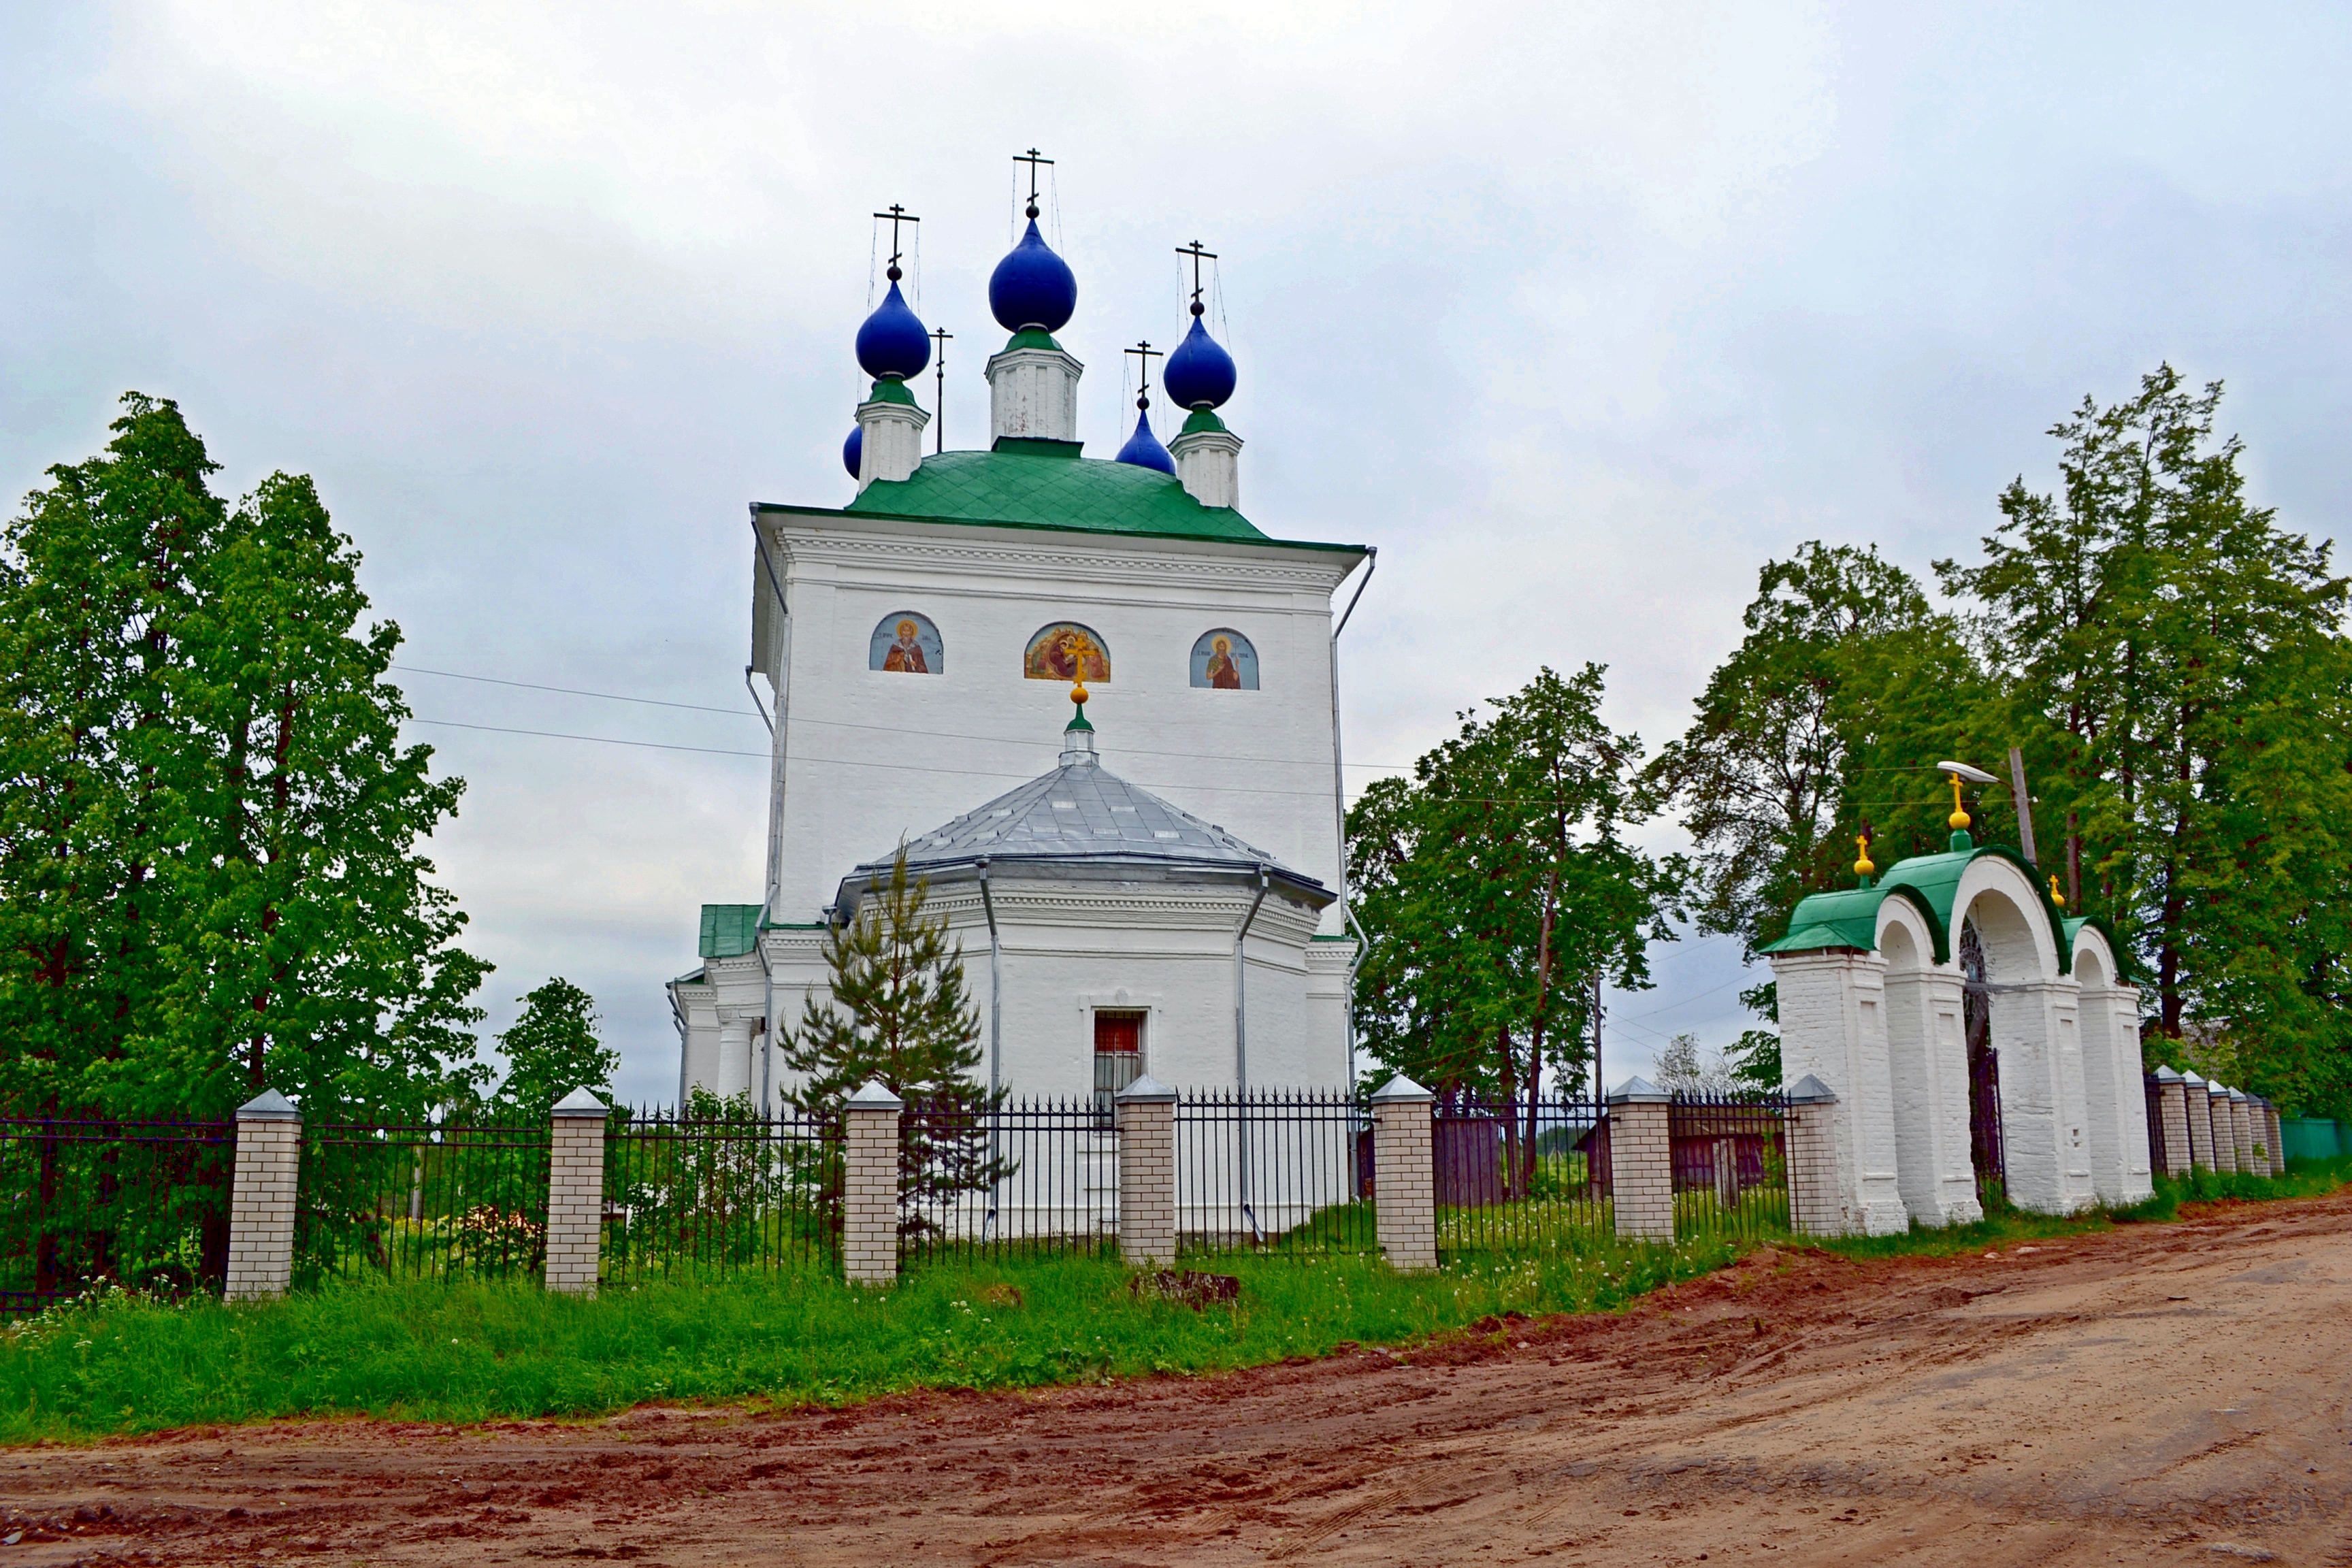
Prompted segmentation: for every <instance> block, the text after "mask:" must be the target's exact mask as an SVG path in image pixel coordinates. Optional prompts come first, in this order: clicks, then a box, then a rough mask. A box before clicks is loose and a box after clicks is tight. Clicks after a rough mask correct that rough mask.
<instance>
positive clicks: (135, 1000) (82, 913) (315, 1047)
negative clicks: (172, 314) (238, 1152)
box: [0, 394, 488, 1118]
mask: <svg viewBox="0 0 2352 1568" xmlns="http://www.w3.org/2000/svg"><path fill="white" fill-rule="evenodd" d="M124 405H125V410H126V412H125V414H124V416H123V417H122V418H121V419H119V420H118V421H116V423H115V426H114V431H115V439H114V440H113V441H112V442H111V443H110V445H109V447H108V449H107V452H106V454H105V455H104V456H102V457H100V458H92V459H90V460H89V462H86V463H82V464H79V465H76V466H74V467H71V468H54V469H52V470H51V471H50V479H51V483H50V486H49V488H48V489H44V490H40V491H37V492H35V493H34V494H33V495H32V496H30V497H28V498H27V499H26V510H25V512H24V514H23V515H22V516H20V517H18V518H17V519H16V520H15V521H13V522H12V523H11V524H9V526H8V529H7V531H6V536H5V537H6V544H7V548H6V551H5V563H0V781H5V788H0V1029H5V1037H6V1040H7V1045H6V1047H5V1055H0V1097H5V1099H7V1100H11V1101H13V1102H15V1103H17V1104H22V1105H32V1104H38V1105H45V1106H53V1107H58V1108H60V1109H85V1110H99V1109H103V1110H110V1111H113V1112H116V1113H128V1114H149V1115H154V1114H175V1115H198V1116H220V1115H225V1114H226V1112H228V1111H229V1110H231V1109H233V1108H234V1107H235V1106H236V1104H237V1103H239V1102H240V1101H242V1100H245V1099H246V1098H247V1097H248V1096H249V1095H250V1094H251V1093H252V1092H253V1091H254V1089H256V1088H257V1087H258V1086H259V1085H261V1084H263V1083H265V1082H266V1083H268V1084H269V1085H270V1086H271V1087H274V1088H277V1089H279V1090H280V1091H282V1092H284V1093H286V1094H288V1095H289V1096H291V1097H293V1098H294V1099H296V1100H298V1101H299V1102H300V1103H302V1104H303V1106H304V1107H305V1109H306V1110H307V1111H308V1112H309V1113H310V1115H312V1116H313V1117H319V1118H325V1117H332V1116H337V1115H348V1114H356V1113H362V1111H368V1112H374V1113H379V1114H385V1115H404V1116H405V1115H415V1114H419V1113H421V1112H422V1111H423V1110H425V1107H426V1106H428V1105H429V1104H431V1103H433V1102H435V1100H437V1099H439V1098H441V1097H442V1096H443V1094H444V1093H445V1091H446V1089H447V1087H448V1085H449V1082H450V1079H451V1075H452V1074H453V1073H455V1072H458V1071H460V1070H461V1064H462V1063H464V1062H465V1061H466V1060H467V1058H469V1057H470V1056H471V1054H472V1052H473V1050H474V1042H473V1039H472V1037H471V1034H470V1033H469V1031H468V1027H467V1026H470V1025H472V1024H473V1023H475V1022H478V1019H479V1016H480V1015H479V1013H478V1011H476V1010H475V1009H473V1008H472V1007H470V1006H469V1005H467V998H468V997H469V996H470V995H471V994H472V993H473V991H474V990H475V988H476V987H477V985H478V984H479V981H480V977H481V975H482V974H483V973H486V972H487V969H488V965H486V964H484V963H481V961H479V960H478V959H476V958H474V957H472V956H471V955H470V954H467V953H465V952H462V951H460V950H458V949H457V948H455V947H454V946H453V945H452V943H453V942H454V940H455V938H456V936H457V931H459V929H460V928H461V927H462V925H463V923H464V916H463V915H462V914H460V913H459V912H458V911H457V907H456V900H455V898H454V896H453V895H452V894H450V893H449V892H448V891H447V890H446V889H441V888H438V887H436V886H434V885H433V884H432V883H430V882H429V881H428V880H426V879H427V878H428V877H429V876H430V874H431V872H432V866H431V864H430V862H428V861H426V860H425V859H424V858H422V857H420V856H419V855H417V854H416V853H415V843H416V840H417V839H418V838H419V837H423V836H425V835H427V834H429V833H430V832H431V831H432V829H433V827H434V826H435V825H436V823H438V822H439V821H440V820H442V819H443V818H445V817H446V816H451V815H453V814H454V813H455V811H456V809H457V796H458V795H459V793H460V791H461V790H462V788H463V785H462V784H460V783H459V782H458V781H457V780H436V779H433V778H432V777H431V776H430V774H429V770H428V763H429V759H430V757H431V752H430V749H429V748H426V747H423V746H412V747H403V746H402V744H401V742H400V736H399V725H400V721H402V719H403V718H404V717H405V716H406V709H405V707H404V704H403V703H402V700H401V698H400V694H399V692H398V691H397V690H396V689H394V688H392V687H391V686H389V685H386V684H384V683H383V680H382V677H383V673H384V671H385V670H386V668H388V666H389V664H390V662H391V658H392V655H393V650H394V648H395V647H397V646H398V644H399V640H400V638H399V632H398V630H397V628H395V627H393V626H371V627H368V628H367V629H366V630H365V631H364V632H362V631H361V630H360V629H359V622H360V619H361V617H362V616H363V615H364V613H365V612H366V609H367V600H366V596H365V595H364V594H363V593H362V591H361V589H360V588H359V586H358V567H359V556H358V552H356V551H355V550H354V549H353V548H352V543H351V541H350V540H349V539H347V538H345V537H344V536H343V535H341V534H339V533H337V532H336V531H334V529H333V527H332V525H331V522H330V521H329V519H328V515H327V512H326V510H325V508H324V506H323V505H321V504H320V500H319V497H318V494H317V491H316V489H315V488H314V487H313V486H312V485H311V484H310V480H308V479H303V478H299V477H295V476H289V475H284V474H278V475H273V476H271V477H270V478H269V479H267V480H265V481H264V482H263V483H262V484H261V486H260V487H259V488H258V489H256V490H255V492H254V493H253V494H252V495H251V496H249V497H247V499H246V500H244V501H242V502H241V503H239V504H238V505H237V506H236V508H234V509H231V508H229V507H227V506H226V504H225V503H223V502H222V501H221V500H218V499H217V498H215V497H214V496H213V495H212V494H211V493H210V492H209V490H208V489H206V481H207V479H208V477H209V476H210V475H211V474H212V473H213V472H214V471H215V468H216V465H215V464H213V463H212V462H211V461H210V459H209V458H207V457H206V456H205V449H204V445H203V443H202V442H201V441H200V440H199V439H198V438H197V437H195V436H194V434H193V433H192V432H191V431H189V429H188V428H187V426H186V424H185V423H184V420H183V419H182V418H181V416H180V413H179V410H178V409H177V407H176V406H174V405H172V404H171V403H169V402H162V401H157V400H153V399H149V398H145V397H142V396H139V395H136V394H133V395H131V396H129V397H126V398H125V399H124Z"/></svg>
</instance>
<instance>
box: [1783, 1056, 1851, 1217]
mask: <svg viewBox="0 0 2352 1568" xmlns="http://www.w3.org/2000/svg"><path fill="white" fill-rule="evenodd" d="M1780 1099H1781V1101H1782V1103H1784V1104H1786V1105H1787V1106H1788V1108H1789V1153H1788V1159H1789V1228H1790V1229H1791V1230H1793V1231H1795V1232H1797V1233H1798V1234H1799V1235H1800V1236H1837V1235H1840V1234H1842V1233H1843V1231H1844V1229H1845V1214H1844V1212H1843V1207H1842V1206H1841V1205H1840V1204H1839V1202H1838V1163H1837V1095H1836V1094H1835V1092H1833V1091H1832V1089H1831V1088H1830V1086H1829V1085H1827V1084H1825V1083H1823V1082H1822V1080H1821V1079H1817V1078H1815V1077H1814V1076H1813V1075H1812V1074H1811V1073H1807V1074H1806V1075H1805V1076H1804V1077H1802V1078H1801V1079H1798V1080H1797V1081H1796V1082H1794V1083H1792V1084H1790V1086H1789V1087H1788V1088H1787V1089H1783V1090H1781V1092H1780Z"/></svg>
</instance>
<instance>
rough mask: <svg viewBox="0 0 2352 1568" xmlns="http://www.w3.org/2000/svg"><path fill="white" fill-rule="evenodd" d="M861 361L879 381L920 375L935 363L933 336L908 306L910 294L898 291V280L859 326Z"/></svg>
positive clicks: (858, 346)
mask: <svg viewBox="0 0 2352 1568" xmlns="http://www.w3.org/2000/svg"><path fill="white" fill-rule="evenodd" d="M891 270H892V271H894V272H895V271H897V270H898V268H891ZM857 363H859V364H860V365H862V366H864V367H865V370H866V374H868V375H870V376H872V377H874V379H875V380H877V381H879V380H881V379H882V378H883V377H884V376H886V375H889V376H897V377H898V378H899V379H900V380H904V379H905V378H907V377H908V376H910V375H919V374H922V369H923V367H924V366H925V365H927V364H929V363H931V335H930V333H929V332H927V331H924V330H923V323H922V322H921V321H919V320H917V319H916V316H915V312H914V311H912V310H908V308H907V297H906V296H905V295H904V294H901V293H899V292H898V281H897V279H892V280H891V284H890V292H889V293H888V295H887V296H886V297H885V298H884V299H883V300H882V303H881V304H879V305H877V306H876V307H875V308H874V313H873V314H872V315H870V316H868V317H866V324H865V325H864V326H862V327H860V328H858V329H857Z"/></svg>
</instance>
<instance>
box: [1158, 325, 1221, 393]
mask: <svg viewBox="0 0 2352 1568" xmlns="http://www.w3.org/2000/svg"><path fill="white" fill-rule="evenodd" d="M1234 379H1235V376H1234V356H1233V355H1231V354H1229V353H1226V352H1225V350H1224V345H1223V344H1222V343H1220V342H1217V340H1216V339H1214V338H1213V337H1211V336H1210V335H1209V331H1208V329H1207V328H1206V327H1203V326H1202V325H1201V318H1200V317H1198V316H1195V317H1193V318H1192V331H1189V332H1186V333H1185V334H1184V341H1183V342H1181V343H1178V344H1177V345H1176V352H1175V353H1172V354H1170V355H1169V356H1168V364H1167V368H1165V369H1164V370H1162V371H1161V372H1160V391H1161V392H1164V393H1166V394H1167V395H1168V397H1169V400H1170V401H1171V402H1172V403H1174V404H1175V405H1176V406H1177V407H1179V408H1214V407H1216V406H1217V405H1219V404H1222V403H1223V402H1224V400H1225V399H1226V398H1228V397H1231V396H1232V395H1234Z"/></svg>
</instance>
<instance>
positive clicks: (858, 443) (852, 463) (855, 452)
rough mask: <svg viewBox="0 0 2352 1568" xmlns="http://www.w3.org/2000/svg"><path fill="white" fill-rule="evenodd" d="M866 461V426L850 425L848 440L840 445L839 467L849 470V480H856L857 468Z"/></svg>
mask: <svg viewBox="0 0 2352 1568" xmlns="http://www.w3.org/2000/svg"><path fill="white" fill-rule="evenodd" d="M865 460H866V426H863V425H852V426H850V427H849V439H848V440H846V441H844V442H843V443H842V444H841V466H842V467H843V468H847V469H848V470H849V477H850V478H851V479H856V478H857V470H858V466H859V465H860V464H861V463H863V462H864V461H865Z"/></svg>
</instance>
